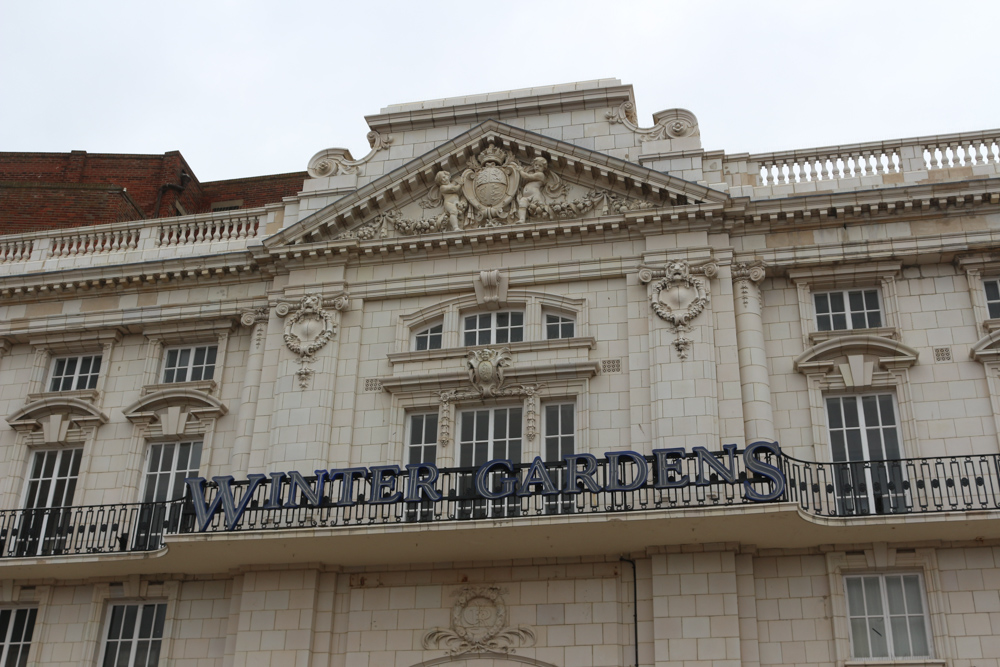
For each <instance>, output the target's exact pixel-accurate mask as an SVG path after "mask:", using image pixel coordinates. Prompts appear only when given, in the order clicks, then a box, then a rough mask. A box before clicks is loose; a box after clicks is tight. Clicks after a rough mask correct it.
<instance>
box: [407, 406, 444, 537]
mask: <svg viewBox="0 0 1000 667" xmlns="http://www.w3.org/2000/svg"><path fill="white" fill-rule="evenodd" d="M409 426H410V434H409V440H408V441H407V446H406V463H407V464H413V463H436V462H437V438H438V413H436V412H428V413H424V414H414V415H410V425H409ZM433 519H434V503H433V502H432V501H430V500H427V499H424V500H421V501H420V502H419V503H406V520H407V521H432V520H433Z"/></svg>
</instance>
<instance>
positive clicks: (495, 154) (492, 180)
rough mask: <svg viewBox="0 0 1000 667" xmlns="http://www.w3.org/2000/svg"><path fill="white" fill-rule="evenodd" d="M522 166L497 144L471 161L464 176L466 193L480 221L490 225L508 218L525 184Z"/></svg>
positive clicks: (464, 191) (491, 145)
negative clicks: (518, 191)
mask: <svg viewBox="0 0 1000 667" xmlns="http://www.w3.org/2000/svg"><path fill="white" fill-rule="evenodd" d="M518 167H519V165H518V164H517V161H516V160H515V159H514V157H513V156H512V155H511V154H510V153H508V152H507V151H505V150H503V149H502V148H497V147H496V146H494V145H493V144H490V145H489V147H487V149H486V150H484V151H483V152H482V153H480V154H479V155H477V156H475V155H474V156H473V157H471V158H469V168H468V169H466V170H465V171H464V172H463V173H462V193H463V194H464V195H465V198H466V199H467V200H468V201H469V203H470V204H472V208H473V211H474V215H475V218H476V220H486V221H487V224H489V222H490V221H494V220H496V221H502V220H506V219H507V217H508V216H509V215H510V203H511V202H512V201H513V200H514V197H515V196H517V190H518V187H519V186H520V184H521V171H520V169H519V168H518ZM497 224H499V223H497Z"/></svg>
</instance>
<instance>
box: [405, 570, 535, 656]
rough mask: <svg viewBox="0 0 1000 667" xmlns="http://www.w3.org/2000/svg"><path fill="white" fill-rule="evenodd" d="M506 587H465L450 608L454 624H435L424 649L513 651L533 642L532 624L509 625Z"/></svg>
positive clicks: (455, 651) (451, 652)
mask: <svg viewBox="0 0 1000 667" xmlns="http://www.w3.org/2000/svg"><path fill="white" fill-rule="evenodd" d="M505 592H506V591H504V590H503V589H500V588H497V587H495V586H489V587H481V588H471V587H467V588H463V589H462V590H460V591H458V592H457V593H456V595H457V596H458V599H457V600H456V601H455V604H454V606H452V608H451V627H450V628H435V629H434V630H431V631H430V632H428V633H427V634H426V635H425V636H424V639H423V645H424V648H425V649H434V648H446V649H447V650H448V653H449V654H451V655H459V654H462V653H468V652H470V651H480V652H483V651H488V652H494V653H514V652H515V651H514V647H515V646H531V645H533V644H534V643H535V633H534V631H533V630H532V629H531V628H527V627H524V626H520V625H519V626H517V627H516V628H507V605H506V604H505V603H504V599H503V594H504V593H505Z"/></svg>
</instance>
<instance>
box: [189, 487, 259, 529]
mask: <svg viewBox="0 0 1000 667" xmlns="http://www.w3.org/2000/svg"><path fill="white" fill-rule="evenodd" d="M266 477H267V476H266V475H261V474H254V475H247V481H249V482H250V484H249V486H247V490H246V493H244V494H243V498H242V499H241V500H240V506H239V507H237V506H236V500H235V499H234V498H233V487H232V484H233V476H232V475H225V476H223V477H213V478H212V481H213V482H215V483H216V484H217V485H218V487H219V491H218V492H217V493H216V494H215V498H214V499H213V500H212V504H211V505H209V504H208V502H207V501H206V500H205V478H204V477H188V478H187V479H185V480H184V483H185V484H187V485H188V488H189V489H190V490H191V503H192V504H193V505H194V513H195V516H196V517H197V518H198V532H201V533H203V532H205V531H206V530H208V525H209V524H210V523H212V517H214V516H215V513H216V512H218V511H219V505H222V511H223V512H225V514H226V530H233V529H234V528H235V527H236V524H237V523H239V521H240V517H242V516H243V512H244V511H245V510H246V508H247V505H249V504H250V500H251V499H252V498H253V492H254V491H256V490H257V487H258V486H260V483H261V482H262V481H264V479H265V478H266Z"/></svg>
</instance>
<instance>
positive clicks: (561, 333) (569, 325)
mask: <svg viewBox="0 0 1000 667" xmlns="http://www.w3.org/2000/svg"><path fill="white" fill-rule="evenodd" d="M575 330H576V322H575V321H574V320H573V318H572V317H567V316H566V315H552V314H547V315H546V316H545V338H546V339H547V340H554V339H556V338H572V337H573V336H575V335H576V333H575Z"/></svg>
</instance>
